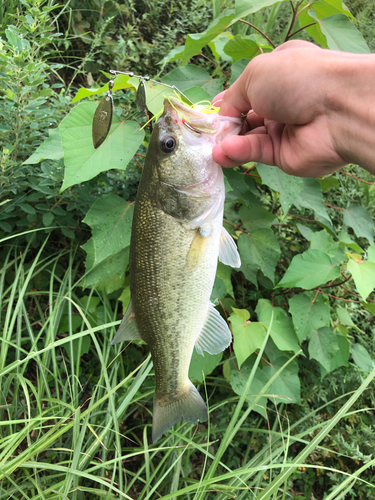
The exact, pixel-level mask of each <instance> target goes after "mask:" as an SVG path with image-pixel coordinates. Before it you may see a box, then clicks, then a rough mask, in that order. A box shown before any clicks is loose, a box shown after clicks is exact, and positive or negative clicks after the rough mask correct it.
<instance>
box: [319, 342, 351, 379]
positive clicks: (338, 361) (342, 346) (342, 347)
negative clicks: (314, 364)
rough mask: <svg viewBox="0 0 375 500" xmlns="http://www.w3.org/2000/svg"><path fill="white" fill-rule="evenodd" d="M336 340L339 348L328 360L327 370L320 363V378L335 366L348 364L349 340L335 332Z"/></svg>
mask: <svg viewBox="0 0 375 500" xmlns="http://www.w3.org/2000/svg"><path fill="white" fill-rule="evenodd" d="M336 341H337V345H338V346H339V348H338V350H337V351H336V352H335V353H334V355H333V356H332V358H331V360H330V362H329V370H326V369H325V368H324V367H323V365H320V373H321V375H322V378H323V377H325V376H326V375H327V374H328V373H329V372H332V371H333V370H336V368H338V367H339V366H348V360H349V354H350V351H349V342H348V341H347V340H346V338H345V337H343V336H342V335H340V334H339V333H337V334H336Z"/></svg>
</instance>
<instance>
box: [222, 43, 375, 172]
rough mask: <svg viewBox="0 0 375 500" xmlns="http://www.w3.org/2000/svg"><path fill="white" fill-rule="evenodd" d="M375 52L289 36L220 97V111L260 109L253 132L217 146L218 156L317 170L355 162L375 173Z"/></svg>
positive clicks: (231, 161)
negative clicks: (343, 49) (329, 46)
mask: <svg viewBox="0 0 375 500" xmlns="http://www.w3.org/2000/svg"><path fill="white" fill-rule="evenodd" d="M374 82H375V55H372V54H369V55H367V54H363V55H362V54H349V53H345V52H337V51H331V50H325V49H321V48H319V47H316V46H315V45H314V44H312V43H309V42H303V41H297V40H296V41H290V42H287V43H285V44H283V45H281V46H280V47H278V48H277V49H275V50H274V51H273V52H271V53H268V54H262V55H260V56H258V57H256V58H254V59H253V60H252V61H251V62H250V63H249V64H248V66H247V67H246V69H245V71H244V72H243V73H242V75H241V76H240V77H239V78H238V80H237V81H236V82H235V83H234V84H233V85H232V86H231V87H230V88H229V89H228V90H227V91H226V92H224V93H222V94H219V95H218V96H217V97H216V98H215V99H214V102H216V103H217V104H220V101H221V99H222V102H221V109H220V114H223V115H229V116H240V115H241V114H244V113H245V114H246V113H248V112H249V110H253V112H251V113H250V114H249V115H248V117H247V121H246V127H245V130H244V133H245V135H242V136H229V137H226V138H225V139H224V141H223V142H222V143H220V144H217V145H216V146H215V147H214V149H213V156H214V159H215V161H217V162H218V163H219V164H221V165H222V166H224V167H233V166H235V165H240V164H242V163H246V162H248V161H258V162H261V163H266V164H268V165H277V166H278V167H280V168H281V169H282V170H284V172H286V173H288V174H293V175H298V176H302V177H317V176H321V175H327V174H329V173H331V172H334V171H335V170H337V169H338V168H340V167H342V166H343V165H346V164H347V163H351V162H352V163H358V164H359V165H361V166H362V167H363V168H365V169H367V170H368V171H369V172H372V173H375V92H374V85H375V84H374Z"/></svg>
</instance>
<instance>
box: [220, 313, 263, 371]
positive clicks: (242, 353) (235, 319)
mask: <svg viewBox="0 0 375 500" xmlns="http://www.w3.org/2000/svg"><path fill="white" fill-rule="evenodd" d="M245 311H246V310H245ZM246 312H248V311H246ZM229 321H230V324H231V327H232V332H233V349H234V353H235V355H236V357H237V362H238V368H241V365H242V363H243V362H244V361H245V360H246V359H247V358H248V357H249V356H250V355H251V354H252V353H253V352H254V351H255V350H257V349H260V348H261V347H262V345H263V343H264V340H265V338H266V336H267V331H266V329H265V328H264V326H263V325H262V324H260V323H256V322H253V321H248V320H244V319H243V318H241V317H240V316H239V315H238V314H236V313H234V314H231V315H230V316H229Z"/></svg>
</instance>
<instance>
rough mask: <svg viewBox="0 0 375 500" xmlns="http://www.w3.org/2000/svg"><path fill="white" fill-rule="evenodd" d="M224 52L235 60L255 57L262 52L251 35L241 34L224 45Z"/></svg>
mask: <svg viewBox="0 0 375 500" xmlns="http://www.w3.org/2000/svg"><path fill="white" fill-rule="evenodd" d="M224 52H225V53H226V54H227V55H228V56H230V57H231V58H232V60H233V62H237V61H239V60H240V59H253V57H255V56H257V55H258V54H260V53H261V52H260V49H259V46H258V44H257V43H256V42H255V41H254V40H252V39H251V38H249V37H246V38H243V37H242V36H241V35H236V36H235V37H234V38H232V39H231V40H229V42H227V44H226V45H225V47H224Z"/></svg>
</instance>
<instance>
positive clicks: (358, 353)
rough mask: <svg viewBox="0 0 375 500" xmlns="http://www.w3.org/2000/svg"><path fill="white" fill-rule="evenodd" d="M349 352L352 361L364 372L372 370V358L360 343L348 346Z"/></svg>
mask: <svg viewBox="0 0 375 500" xmlns="http://www.w3.org/2000/svg"><path fill="white" fill-rule="evenodd" d="M350 352H351V354H352V357H353V360H354V363H355V364H356V365H357V366H358V367H359V368H360V370H362V371H364V372H369V371H370V370H372V365H373V362H372V359H371V357H370V355H369V353H368V352H367V351H366V349H365V348H364V347H363V345H361V344H352V345H351V346H350Z"/></svg>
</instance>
